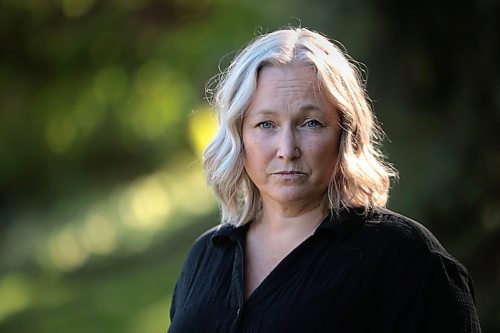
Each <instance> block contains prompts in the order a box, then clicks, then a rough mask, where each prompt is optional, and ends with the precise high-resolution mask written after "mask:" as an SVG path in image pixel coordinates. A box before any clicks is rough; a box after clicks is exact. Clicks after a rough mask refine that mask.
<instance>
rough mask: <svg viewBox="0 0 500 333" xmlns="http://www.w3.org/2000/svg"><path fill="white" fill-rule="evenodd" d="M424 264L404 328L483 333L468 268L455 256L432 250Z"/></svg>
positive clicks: (407, 329)
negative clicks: (426, 263) (430, 256)
mask: <svg viewBox="0 0 500 333" xmlns="http://www.w3.org/2000/svg"><path fill="white" fill-rule="evenodd" d="M426 266H427V269H425V267H421V268H422V270H421V272H423V273H424V275H421V284H420V286H419V288H417V289H418V291H417V294H416V297H415V298H414V303H413V306H412V307H411V310H410V313H409V316H408V317H407V319H408V320H404V322H403V326H405V325H409V326H412V327H408V326H406V327H404V328H402V329H401V330H400V331H401V332H425V333H428V332H429V333H430V332H457V333H480V332H481V327H480V324H479V319H478V316H477V312H476V306H475V297H474V288H473V284H472V279H471V277H470V275H469V273H468V272H467V269H466V268H465V267H464V266H463V265H462V264H461V263H459V262H458V261H456V260H455V259H454V258H452V257H449V256H446V255H443V254H441V253H433V254H432V259H431V261H430V262H429V264H428V265H426Z"/></svg>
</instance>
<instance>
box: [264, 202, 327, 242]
mask: <svg viewBox="0 0 500 333" xmlns="http://www.w3.org/2000/svg"><path fill="white" fill-rule="evenodd" d="M276 208H277V207H272V206H271V207H270V206H269V205H266V203H265V202H264V203H263V207H262V212H261V214H260V215H259V216H258V218H257V220H256V221H255V222H256V223H255V224H256V227H258V228H259V229H261V230H265V231H266V234H268V235H282V236H283V237H288V236H291V237H303V236H304V235H311V234H312V233H314V231H315V230H316V228H317V227H318V225H319V224H320V223H321V221H323V219H324V218H325V216H326V214H327V213H328V210H327V209H325V207H324V206H323V205H322V204H321V203H318V204H317V205H314V206H308V207H285V208H284V207H280V208H282V209H276Z"/></svg>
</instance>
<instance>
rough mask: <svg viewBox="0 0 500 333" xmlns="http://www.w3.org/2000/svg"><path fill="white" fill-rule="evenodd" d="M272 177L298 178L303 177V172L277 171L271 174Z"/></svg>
mask: <svg viewBox="0 0 500 333" xmlns="http://www.w3.org/2000/svg"><path fill="white" fill-rule="evenodd" d="M271 174H272V175H278V176H300V175H305V173H304V172H301V171H277V172H273V173H271Z"/></svg>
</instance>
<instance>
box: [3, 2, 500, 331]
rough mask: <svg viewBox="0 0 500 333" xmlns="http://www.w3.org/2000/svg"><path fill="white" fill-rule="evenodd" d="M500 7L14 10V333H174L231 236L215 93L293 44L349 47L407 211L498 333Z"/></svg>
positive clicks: (10, 168)
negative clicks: (182, 301) (330, 42)
mask: <svg viewBox="0 0 500 333" xmlns="http://www.w3.org/2000/svg"><path fill="white" fill-rule="evenodd" d="M499 12H500V11H499V6H498V3H497V1H493V0H482V1H474V2H472V1H469V2H447V1H430V0H423V1H420V2H418V3H415V4H413V3H412V4H409V3H406V2H401V1H397V0H377V1H373V0H358V1H352V0H351V1H350V0H338V1H328V0H323V1H320V0H310V1H297V0H289V1H285V0H275V1H263V0H245V1H229V0H163V1H162V0H150V1H148V0H109V1H104V0H46V1H43V0H1V4H0V46H1V56H0V59H1V60H0V331H1V332H16V333H17V332H38V333H43V332H65V331H71V332H74V333H78V332H131V333H132V332H161V331H164V330H165V329H166V328H167V327H168V325H169V318H168V310H169V303H170V297H171V293H172V288H173V285H174V283H175V280H176V278H177V276H178V274H179V272H180V268H181V265H182V262H183V260H184V256H185V255H186V251H187V250H188V249H189V247H190V245H191V243H192V242H193V241H194V239H195V238H196V237H197V236H198V235H199V234H200V233H201V232H202V231H203V230H205V229H207V228H209V227H210V226H213V225H215V224H217V223H218V211H217V205H216V204H215V202H214V200H213V198H212V196H211V194H210V191H209V190H208V189H207V188H206V186H205V183H204V180H203V175H202V172H201V168H200V160H199V157H200V153H201V151H202V149H203V146H204V145H205V144H206V142H207V140H208V139H209V138H210V136H211V135H212V133H213V130H214V126H215V125H214V123H213V120H212V119H213V118H212V116H211V114H210V112H209V106H208V105H207V102H206V98H205V85H206V82H207V81H208V79H209V78H210V77H212V76H213V75H215V74H217V73H218V67H221V68H224V67H225V66H227V65H228V63H229V61H230V60H231V59H232V57H233V56H234V51H235V50H237V49H239V48H241V47H242V46H243V45H244V44H246V43H247V42H248V41H249V40H250V39H252V38H254V36H255V35H257V34H260V33H262V32H266V31H271V30H274V29H276V28H279V27H284V26H288V25H292V26H300V25H301V26H303V27H308V28H311V29H314V30H319V31H321V32H323V33H325V34H326V35H328V36H329V37H331V38H333V39H336V40H339V41H341V42H342V44H343V45H344V46H345V47H346V49H347V50H348V52H349V53H350V54H351V55H352V56H353V57H354V58H355V59H356V60H358V61H361V62H363V63H364V64H366V66H367V68H368V71H367V72H366V74H367V75H368V77H369V80H368V90H369V93H370V96H371V98H372V99H373V100H374V106H375V110H376V114H377V117H378V118H379V120H380V121H381V122H382V123H383V127H384V129H385V131H386V132H387V134H388V138H389V140H386V143H385V146H384V151H385V152H386V153H387V154H388V155H389V158H390V160H391V161H392V162H393V163H394V164H395V166H396V167H397V168H398V169H399V170H400V173H401V177H400V181H399V182H398V183H396V184H395V185H394V188H393V191H392V196H391V200H390V203H389V208H391V209H393V210H396V211H399V212H401V213H403V214H405V215H408V216H410V217H413V218H415V219H417V220H419V221H421V222H422V223H423V224H425V225H426V226H428V227H429V228H430V229H431V230H432V231H433V232H434V233H435V234H436V236H437V237H438V238H439V239H440V240H441V241H442V243H443V244H444V245H445V247H446V248H447V249H448V250H449V252H450V253H452V254H453V255H454V256H456V257H457V258H458V259H459V260H460V261H462V262H463V263H464V264H465V265H466V266H467V267H468V268H469V270H470V272H471V274H472V276H473V279H474V281H475V285H476V297H477V302H478V310H479V315H480V319H481V322H482V325H483V331H484V332H500V200H499V199H500V144H499V143H500V142H499V141H500V140H499V128H500V79H499V78H500V75H499V74H500V73H499V72H500V65H499V59H500V52H499V47H500V38H499V34H500V27H499V23H498V22H499V20H498V15H497V14H498V13H499Z"/></svg>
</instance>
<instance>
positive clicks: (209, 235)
mask: <svg viewBox="0 0 500 333" xmlns="http://www.w3.org/2000/svg"><path fill="white" fill-rule="evenodd" d="M235 230H237V228H236V227H235V226H233V225H230V224H219V225H217V226H214V227H213V228H210V229H208V230H207V231H205V232H204V233H202V234H201V235H200V236H199V237H198V238H197V239H196V240H195V241H194V243H193V245H192V246H191V249H190V250H189V253H188V256H187V261H188V262H193V261H199V260H200V259H201V258H202V257H204V256H205V255H206V254H210V252H212V251H214V250H215V249H218V248H220V245H221V244H222V243H223V241H224V240H225V239H229V238H230V237H231V235H232V234H233V233H234V232H235Z"/></svg>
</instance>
